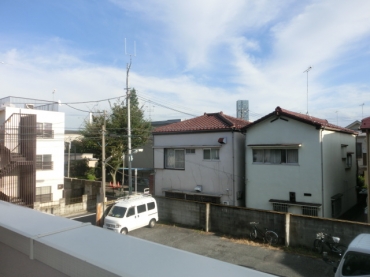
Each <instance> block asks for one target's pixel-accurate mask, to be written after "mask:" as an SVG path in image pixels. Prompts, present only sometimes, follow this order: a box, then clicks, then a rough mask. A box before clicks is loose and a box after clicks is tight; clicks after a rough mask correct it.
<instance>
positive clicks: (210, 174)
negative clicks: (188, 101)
mask: <svg viewBox="0 0 370 277" xmlns="http://www.w3.org/2000/svg"><path fill="white" fill-rule="evenodd" d="M249 123H250V122H249V121H246V120H243V119H238V118H234V117H231V116H228V115H225V114H223V113H222V112H220V113H208V114H207V113H205V114H204V115H202V116H199V117H196V118H193V119H189V120H185V121H181V122H178V123H173V124H169V125H165V126H162V127H158V128H156V129H155V130H154V131H153V149H154V170H155V188H154V191H155V194H156V195H164V196H167V197H175V198H181V199H189V200H197V201H206V202H213V203H223V204H229V205H235V206H244V141H245V137H244V135H243V134H242V133H241V128H243V127H245V126H247V125H248V124H249Z"/></svg>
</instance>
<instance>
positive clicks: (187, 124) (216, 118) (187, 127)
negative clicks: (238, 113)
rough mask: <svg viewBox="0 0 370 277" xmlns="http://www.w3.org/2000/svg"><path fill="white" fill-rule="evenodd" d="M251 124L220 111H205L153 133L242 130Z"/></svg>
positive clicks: (156, 129) (155, 130)
mask: <svg viewBox="0 0 370 277" xmlns="http://www.w3.org/2000/svg"><path fill="white" fill-rule="evenodd" d="M248 124H250V122H249V121H247V120H244V119H241V118H235V117H232V116H229V115H226V114H224V113H223V112H219V113H204V115H202V116H198V117H195V118H192V119H188V120H184V121H181V122H177V123H173V124H169V125H165V126H161V127H158V128H155V129H154V131H153V134H158V133H187V132H207V131H227V130H230V131H231V130H237V131H240V130H241V129H242V128H243V127H245V126H247V125H248Z"/></svg>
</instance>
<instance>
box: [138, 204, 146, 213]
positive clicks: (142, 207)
mask: <svg viewBox="0 0 370 277" xmlns="http://www.w3.org/2000/svg"><path fill="white" fill-rule="evenodd" d="M143 212H146V206H145V204H143V205H139V206H137V213H138V214H141V213H143Z"/></svg>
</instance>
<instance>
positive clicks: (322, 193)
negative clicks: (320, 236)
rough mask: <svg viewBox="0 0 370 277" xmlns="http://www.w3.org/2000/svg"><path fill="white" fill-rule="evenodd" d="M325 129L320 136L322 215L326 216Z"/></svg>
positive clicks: (321, 130) (322, 129)
mask: <svg viewBox="0 0 370 277" xmlns="http://www.w3.org/2000/svg"><path fill="white" fill-rule="evenodd" d="M324 130H325V126H323V128H321V129H320V137H321V201H322V217H325V203H324V155H323V142H324V140H323V136H322V135H323V134H322V132H323V131H324Z"/></svg>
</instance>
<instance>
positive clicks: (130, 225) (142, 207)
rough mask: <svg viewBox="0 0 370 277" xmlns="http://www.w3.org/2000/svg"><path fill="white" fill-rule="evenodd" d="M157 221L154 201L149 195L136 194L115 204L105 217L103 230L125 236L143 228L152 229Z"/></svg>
mask: <svg viewBox="0 0 370 277" xmlns="http://www.w3.org/2000/svg"><path fill="white" fill-rule="evenodd" d="M157 221H158V209H157V202H156V201H155V199H154V198H153V197H152V196H151V195H150V194H146V193H144V194H136V195H131V196H129V197H127V198H123V199H120V200H118V201H117V202H116V204H115V205H114V206H113V207H112V208H111V210H110V211H109V213H108V215H107V216H106V217H105V219H104V225H103V228H106V229H109V230H113V231H115V232H117V233H121V234H127V233H128V232H129V231H132V230H135V229H138V228H141V227H144V226H149V227H151V228H152V227H154V226H155V224H156V222H157Z"/></svg>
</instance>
